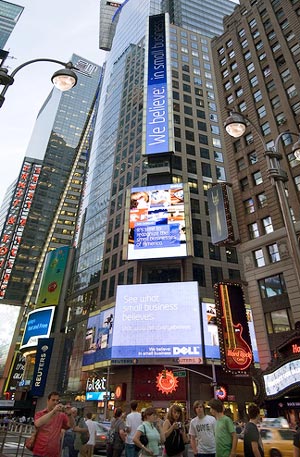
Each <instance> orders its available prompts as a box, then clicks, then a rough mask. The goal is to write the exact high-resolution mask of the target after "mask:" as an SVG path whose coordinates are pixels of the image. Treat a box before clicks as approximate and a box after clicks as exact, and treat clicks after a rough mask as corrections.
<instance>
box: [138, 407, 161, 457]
mask: <svg viewBox="0 0 300 457" xmlns="http://www.w3.org/2000/svg"><path fill="white" fill-rule="evenodd" d="M156 419H157V414H156V410H155V409H154V408H147V409H146V410H145V411H144V413H143V422H142V424H141V425H139V426H138V428H137V431H136V432H135V435H134V437H133V442H134V444H136V445H137V446H138V447H139V448H140V449H141V455H142V456H149V455H151V456H155V457H156V456H158V455H159V453H160V449H159V445H160V443H164V441H165V435H164V432H163V429H162V427H161V426H159V425H158V427H159V430H158V429H157V428H156V426H155V424H154V422H155V421H156ZM142 435H144V436H146V438H147V440H148V442H147V444H143V443H142V441H141V440H142Z"/></svg>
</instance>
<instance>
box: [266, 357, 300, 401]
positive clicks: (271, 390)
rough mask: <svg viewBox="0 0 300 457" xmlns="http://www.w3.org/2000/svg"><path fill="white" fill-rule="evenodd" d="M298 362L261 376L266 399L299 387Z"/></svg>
mask: <svg viewBox="0 0 300 457" xmlns="http://www.w3.org/2000/svg"><path fill="white" fill-rule="evenodd" d="M299 379H300V360H299V359H297V360H291V361H289V362H286V363H284V364H283V365H282V366H280V367H279V368H277V369H275V370H273V371H272V372H271V373H268V374H263V381H264V387H265V392H266V395H267V397H268V398H270V399H271V398H276V397H280V396H282V395H283V394H284V393H286V392H288V391H289V390H291V389H292V388H294V387H295V385H299Z"/></svg>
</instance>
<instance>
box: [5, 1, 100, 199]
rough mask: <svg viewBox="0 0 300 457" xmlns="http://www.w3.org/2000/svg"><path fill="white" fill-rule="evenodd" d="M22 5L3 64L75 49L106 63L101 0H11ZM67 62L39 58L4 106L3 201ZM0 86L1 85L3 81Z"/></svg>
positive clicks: (62, 56)
mask: <svg viewBox="0 0 300 457" xmlns="http://www.w3.org/2000/svg"><path fill="white" fill-rule="evenodd" d="M10 1H11V2H12V3H16V4H18V5H21V6H24V10H23V13H22V15H21V17H20V19H19V21H18V22H17V24H16V26H15V28H14V31H13V32H12V34H11V36H10V38H9V40H8V41H7V43H6V46H5V50H7V51H9V53H10V57H8V58H7V60H6V62H5V66H8V67H9V73H11V71H12V70H14V68H16V67H17V66H19V65H21V64H22V63H24V62H27V61H28V60H31V59H37V58H51V59H57V60H61V61H63V62H68V61H69V60H70V59H71V56H72V54H73V53H76V54H78V55H80V56H82V57H85V58H87V59H89V60H91V61H92V62H95V63H97V64H100V65H101V64H102V63H103V62H104V60H105V59H106V54H107V53H106V52H105V51H101V50H100V49H99V45H98V43H99V4H100V2H99V0H51V1H48V2H47V1H41V0H10ZM61 68H63V67H61V66H59V65H56V64H53V63H45V62H38V63H35V64H32V65H28V66H27V67H25V68H23V69H21V70H20V71H19V72H18V73H17V74H16V76H15V82H14V84H13V85H12V86H10V88H9V89H8V91H7V92H6V96H5V102H4V104H3V106H2V108H0V139H1V140H0V163H1V178H0V204H1V203H2V200H3V197H4V194H5V191H6V189H7V187H8V186H9V185H10V184H11V182H12V181H13V180H14V179H15V178H16V177H17V176H18V173H19V171H20V167H21V164H22V161H23V158H24V156H25V153H26V149H27V145H28V143H29V139H30V137H31V133H32V129H33V127H34V124H35V120H36V117H37V115H38V112H39V109H40V108H41V106H42V104H43V102H44V101H45V99H46V97H47V95H48V94H49V92H50V91H51V89H52V87H53V86H52V83H51V76H52V75H53V73H54V72H55V71H56V70H59V69H61ZM0 88H1V86H0Z"/></svg>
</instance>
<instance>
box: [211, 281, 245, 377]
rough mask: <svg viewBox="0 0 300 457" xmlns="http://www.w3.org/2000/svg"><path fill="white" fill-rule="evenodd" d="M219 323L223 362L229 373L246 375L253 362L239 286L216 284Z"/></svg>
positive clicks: (224, 283) (241, 291) (242, 297)
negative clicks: (243, 373)
mask: <svg viewBox="0 0 300 457" xmlns="http://www.w3.org/2000/svg"><path fill="white" fill-rule="evenodd" d="M215 297H216V310H217V322H218V330H219V338H220V352H221V361H222V364H223V367H224V368H225V370H226V371H229V372H231V373H236V374H238V373H242V372H245V370H247V369H248V368H249V366H250V365H251V363H252V361H253V354H252V350H251V341H250V335H249V329H248V323H247V316H246V308H245V302H244V296H243V290H242V287H241V286H240V285H239V284H233V283H229V282H228V283H227V282H219V283H218V284H215Z"/></svg>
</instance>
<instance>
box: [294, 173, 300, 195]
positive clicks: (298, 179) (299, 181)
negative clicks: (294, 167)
mask: <svg viewBox="0 0 300 457" xmlns="http://www.w3.org/2000/svg"><path fill="white" fill-rule="evenodd" d="M294 181H295V185H296V187H297V190H299V191H300V175H298V176H295V177H294Z"/></svg>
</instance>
